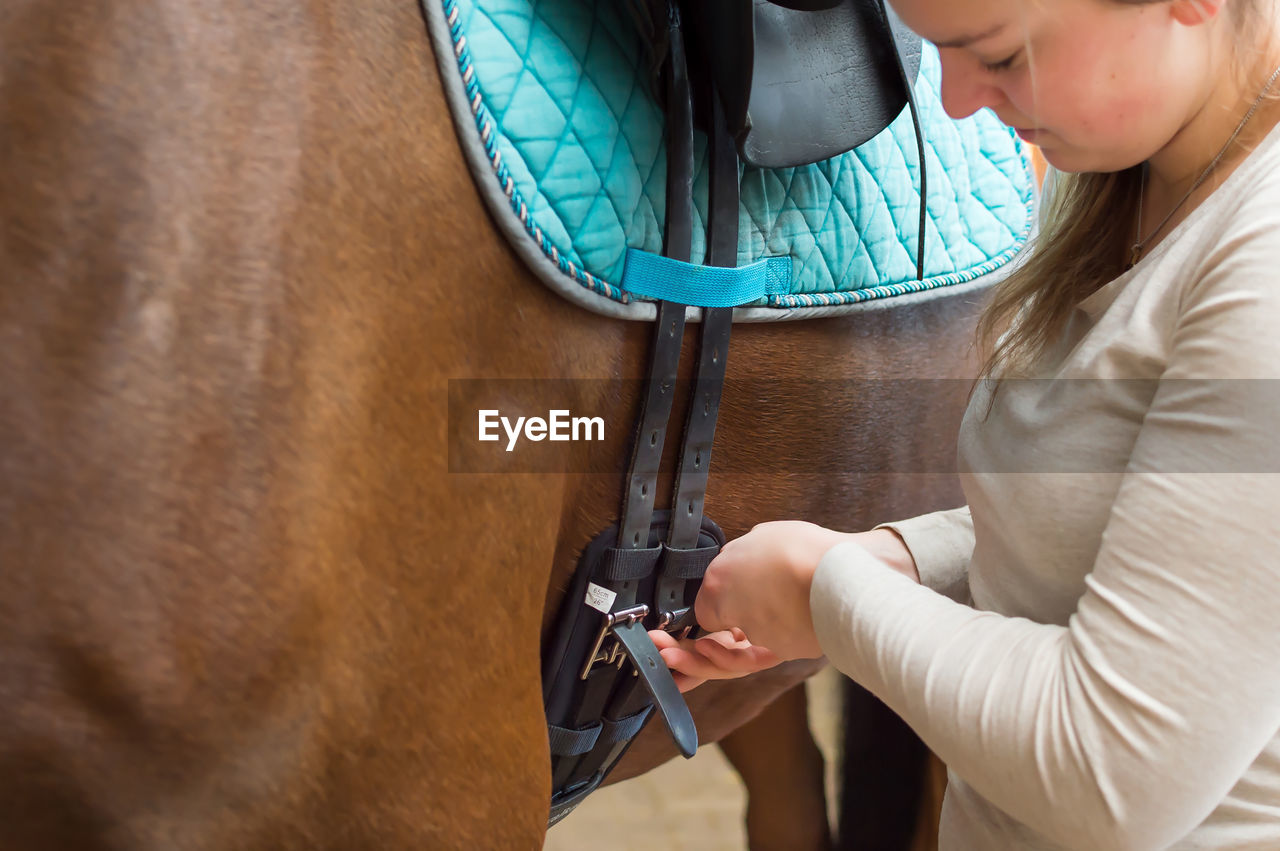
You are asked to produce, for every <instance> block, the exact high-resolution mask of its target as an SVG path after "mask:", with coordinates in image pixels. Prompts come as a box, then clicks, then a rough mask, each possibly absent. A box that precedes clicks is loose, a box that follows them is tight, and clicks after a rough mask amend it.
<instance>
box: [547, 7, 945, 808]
mask: <svg viewBox="0 0 1280 851" xmlns="http://www.w3.org/2000/svg"><path fill="white" fill-rule="evenodd" d="M814 1H815V0H808V2H814ZM700 2H701V0H693V2H692V4H691V5H697V4H698V3H700ZM791 2H793V3H799V2H801V0H791ZM817 2H825V0H817ZM846 2H848V0H846ZM877 5H878V3H877ZM880 8H881V14H883V7H882V6H881V7H880ZM685 9H686V6H685V5H681V4H678V3H676V2H671V3H670V5H669V6H666V12H667V17H666V36H665V39H664V44H665V56H666V61H665V66H666V73H665V75H664V81H665V95H666V96H665V102H666V112H667V151H668V157H667V162H668V171H667V184H666V199H667V200H666V222H665V232H664V238H663V255H664V256H665V257H668V258H671V259H673V260H677V261H681V262H683V263H686V264H688V263H690V262H691V260H692V258H691V257H690V254H691V245H692V227H693V204H692V198H693V174H694V165H695V164H694V144H693V134H694V124H695V117H697V116H700V119H699V123H700V124H701V125H702V126H704V127H706V129H707V135H708V149H709V152H710V154H709V155H710V158H711V159H710V162H711V180H710V202H711V203H710V205H709V206H710V215H709V221H708V250H707V257H706V265H709V266H718V267H734V266H736V262H737V253H738V215H739V213H738V190H739V186H738V180H739V174H738V166H739V157H738V147H739V144H740V142H741V139H740V138H737V139H735V135H734V132H733V131H732V130H731V128H730V126H729V125H728V123H727V122H726V110H725V99H724V97H723V95H722V92H721V90H720V88H719V83H718V80H717V77H716V75H715V74H714V73H712V72H710V71H707V70H706V69H705V66H703V65H699V64H697V63H692V62H689V61H687V59H686V53H685V43H684V35H685V34H684V30H683V29H682V28H681V13H682V11H683V10H685ZM797 14H799V13H797ZM886 31H887V30H886ZM895 55H896V54H895ZM691 67H693V68H700V69H702V70H701V73H700V74H699V75H698V76H697V77H696V79H695V82H696V94H697V98H696V99H695V97H694V94H695V85H694V84H693V83H691V79H690V68H691ZM897 67H898V70H899V72H900V81H901V82H902V84H903V85H904V87H905V88H906V90H907V97H906V100H907V102H909V103H910V102H911V96H910V84H909V82H910V81H909V78H908V76H907V73H906V71H905V68H904V66H902V65H901V64H900V63H899V64H898V66H897ZM695 104H696V105H697V109H695ZM913 112H914V107H913ZM895 114H896V113H895ZM894 117H895V116H894V115H888V116H887V117H885V118H884V125H887V124H888V123H889V121H891V120H892V119H893V118H894ZM880 129H883V126H882V127H881V128H880ZM918 132H919V130H918V122H917V133H918ZM921 145H923V143H922V142H921ZM922 153H923V152H922ZM922 159H923V158H922ZM922 191H923V187H922ZM922 197H923V194H922ZM923 206H924V203H923V201H922V202H921V207H922V214H923ZM921 233H922V234H923V228H921ZM920 261H921V262H920V264H919V265H920V269H921V274H922V267H923V257H922V252H921V258H920ZM686 306H687V305H685V304H682V303H678V302H674V301H660V302H659V304H658V316H657V321H656V322H655V324H654V334H653V342H652V347H651V359H650V364H649V373H648V376H647V379H646V382H645V390H644V396H643V399H642V402H641V411H640V417H639V423H638V427H637V431H636V435H635V443H634V446H633V450H632V455H631V460H630V464H629V468H628V473H627V477H626V485H625V492H624V494H623V500H622V507H621V508H622V510H621V515H620V517H621V519H620V521H619V522H618V523H616V524H615V525H613V526H610V527H609V528H608V529H606V530H604V531H603V532H601V533H600V534H598V535H597V536H596V537H595V538H594V539H593V540H592V541H591V543H590V544H589V545H588V546H587V547H586V549H585V550H584V552H583V554H582V556H581V558H580V560H579V563H578V567H577V571H576V572H575V574H574V580H573V583H572V586H571V587H570V589H569V592H568V594H567V596H566V597H565V600H564V603H563V605H562V608H561V611H560V613H559V617H558V623H559V627H558V629H557V631H556V634H555V637H554V639H553V641H552V642H551V643H550V644H549V645H548V646H547V647H546V648H545V654H544V662H543V702H544V706H545V708H546V713H547V724H548V736H549V741H550V747H551V762H552V771H551V773H552V793H551V811H550V821H549V823H550V824H555V823H556V822H558V821H559V820H560V819H562V818H564V816H566V815H567V814H568V813H569V812H571V811H572V810H573V808H574V807H576V806H577V805H578V803H580V802H581V801H582V800H583V799H584V798H585V797H586V796H587V795H588V794H590V793H591V792H592V791H593V790H594V789H596V788H597V787H598V786H599V785H600V783H601V782H602V781H603V780H604V778H605V777H606V776H607V775H608V773H609V771H610V770H612V769H613V767H614V766H615V765H616V764H617V762H618V760H619V759H620V758H621V757H622V755H623V754H624V753H625V752H626V750H627V748H628V747H629V745H630V743H631V742H632V740H633V739H634V738H635V736H636V735H637V734H638V733H639V732H640V730H641V729H642V728H643V727H644V726H645V724H647V723H648V722H649V720H650V719H651V718H652V717H653V716H654V715H655V714H656V715H657V716H658V717H659V718H661V719H662V722H663V724H664V725H665V726H666V727H667V729H668V731H669V732H670V734H671V736H672V738H673V739H674V741H675V742H676V745H677V747H678V748H679V749H680V752H681V753H682V754H683V755H684V756H686V757H689V756H692V755H693V753H694V752H695V751H696V749H697V731H696V729H695V727H694V723H693V718H692V716H691V715H690V713H689V710H688V707H687V706H686V704H685V702H684V700H683V698H682V697H681V695H680V693H679V690H678V689H677V688H676V685H675V682H674V679H673V678H672V676H671V673H670V671H669V670H668V669H667V666H666V664H665V663H663V661H662V659H661V657H660V656H659V654H658V652H657V649H656V647H655V646H654V644H653V641H652V639H650V638H649V635H648V630H650V629H663V630H666V631H667V632H669V633H671V634H674V635H685V634H688V633H689V632H690V631H692V630H695V629H696V628H697V625H696V623H695V621H694V616H693V603H694V600H695V598H696V596H697V591H698V588H699V586H700V584H701V581H702V576H703V575H704V573H705V571H706V568H707V565H708V564H710V562H711V560H712V558H714V557H715V555H716V554H717V553H718V552H719V550H720V547H721V546H723V544H724V542H725V539H724V535H723V533H721V531H720V529H719V527H718V526H716V524H715V523H714V522H712V521H711V520H710V519H709V518H706V517H704V515H703V503H704V499H705V496H706V490H707V477H708V471H709V469H710V463H711V449H712V444H713V441H714V437H715V429H716V419H717V415H718V413H719V407H720V397H721V391H722V388H723V384H724V377H725V368H726V363H727V356H728V348H729V333H730V327H731V319H732V313H733V308H731V307H707V308H705V309H704V310H703V312H702V323H701V329H700V334H699V340H698V361H697V366H696V370H695V374H694V380H693V385H692V390H691V396H690V400H689V405H688V414H687V417H686V420H685V423H684V428H683V431H682V433H681V446H680V452H679V461H678V467H677V470H676V475H675V485H674V489H673V499H672V504H671V508H670V510H663V511H659V510H657V509H656V507H655V497H656V490H657V480H658V473H659V469H660V466H661V459H662V451H663V446H664V444H665V441H666V432H667V426H668V421H669V419H670V416H671V412H672V408H673V402H674V395H675V392H676V388H677V383H676V376H677V368H678V365H679V361H680V355H681V342H682V340H683V337H684V325H685V312H686Z"/></svg>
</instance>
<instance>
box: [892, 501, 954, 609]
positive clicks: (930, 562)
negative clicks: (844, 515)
mask: <svg viewBox="0 0 1280 851" xmlns="http://www.w3.org/2000/svg"><path fill="white" fill-rule="evenodd" d="M875 528H877V529H892V530H893V531H894V532H896V533H897V534H898V536H899V537H901V538H902V541H903V543H905V544H906V545H907V550H909V551H910V553H911V558H912V559H914V560H915V563H916V570H917V571H918V572H919V574H920V584H922V585H924V586H925V587H926V588H931V589H933V590H934V591H937V592H938V593H939V594H942V595H944V596H947V597H950V598H951V599H953V600H956V601H957V602H961V603H963V602H967V601H968V599H969V561H970V559H972V558H973V518H972V517H971V516H970V515H969V506H967V505H962V506H960V507H959V508H953V509H951V510H949V511H935V512H933V513H931V514H922V515H920V516H919V517H912V518H910V519H909V520H898V521H896V522H893V523H881V524H880V525H879V526H876V527H875Z"/></svg>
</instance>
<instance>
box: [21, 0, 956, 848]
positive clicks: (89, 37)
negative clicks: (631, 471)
mask: <svg viewBox="0 0 1280 851" xmlns="http://www.w3.org/2000/svg"><path fill="white" fill-rule="evenodd" d="M0 99H2V105H0V116H3V117H2V118H0V122H2V123H0V222H2V223H3V242H2V243H0V246H2V247H0V269H3V275H4V285H3V287H0V374H2V375H3V376H4V380H3V382H0V719H3V721H2V722H0V821H2V822H3V823H4V824H5V826H6V830H5V831H4V834H3V836H2V837H0V847H3V848H26V847H40V848H76V849H93V848H134V849H137V848H167V849H211V851H212V850H213V849H224V848H245V847H262V848H275V849H289V848H325V847H331V848H356V847H376V848H383V849H395V848H423V847H428V848H456V847H504V848H507V847H509V848H516V847H536V846H537V845H538V844H539V843H540V842H541V839H542V836H543V831H544V828H545V819H546V811H547V794H548V789H549V788H550V778H549V775H548V755H547V744H546V727H545V719H544V717H543V713H542V704H541V693H540V680H539V668H540V661H539V646H540V641H541V639H542V638H543V637H544V636H545V635H546V634H547V632H548V631H549V629H550V618H551V617H552V615H551V613H553V612H554V611H555V609H556V606H557V604H558V601H559V599H560V598H561V597H562V596H563V593H564V588H565V587H566V586H567V584H568V577H569V574H570V572H571V570H572V567H573V564H574V560H575V556H576V552H577V551H578V550H579V549H580V548H581V547H582V546H583V545H584V544H585V542H586V541H587V540H588V539H589V538H590V537H591V536H592V535H594V534H595V533H596V532H597V531H599V530H600V529H601V528H603V527H604V526H606V525H608V523H609V522H611V519H612V518H613V517H614V515H615V514H616V512H617V502H618V499H619V494H620V493H621V481H622V476H621V470H622V468H623V467H624V466H625V461H623V460H620V462H619V466H618V470H619V472H618V474H617V475H611V474H587V473H573V474H522V475H482V474H477V475H465V474H456V473H450V472H449V465H448V457H447V443H448V439H449V438H448V434H449V419H448V418H449V411H448V404H447V400H448V380H449V379H451V378H457V377H467V378H510V377H513V376H517V377H525V378H602V377H604V378H614V377H628V378H639V377H641V376H642V375H643V364H644V363H645V358H646V354H647V349H648V340H649V333H650V332H649V329H648V328H647V327H646V326H645V325H644V324H642V323H628V322H621V321H612V320H601V319H598V318H596V317H591V316H589V315H588V314H586V313H585V312H584V311H582V310H580V309H578V308H575V307H572V306H570V305H567V304H566V303H564V302H563V301H561V300H559V299H558V298H556V297H555V296H553V295H552V294H551V293H549V292H548V291H546V290H545V289H544V288H543V287H542V286H541V285H539V284H538V283H536V281H535V280H534V279H533V278H532V276H531V275H530V274H529V273H528V272H527V271H526V270H525V269H524V268H523V267H522V266H521V265H520V263H519V261H518V260H517V259H516V257H515V256H514V255H513V253H512V252H511V251H510V250H509V249H508V247H507V246H506V245H505V244H504V243H503V241H502V238H501V237H500V236H499V234H498V233H497V232H496V231H495V230H494V229H493V228H492V227H491V226H490V225H489V223H488V218H487V215H486V213H485V211H484V209H483V206H482V204H481V202H480V200H479V198H478V197H477V194H476V190H475V187H474V186H473V184H472V179H471V177H470V175H469V174H468V172H467V169H466V167H465V165H464V163H463V161H462V158H461V156H460V154H459V152H458V149H457V143H456V140H455V138H454V130H453V126H452V124H451V121H450V119H449V117H448V112H447V110H446V108H445V104H444V102H443V100H442V96H441V91H440V81H439V79H438V77H437V72H436V66H435V63H434V61H433V58H432V55H431V52H430V48H429V46H428V44H427V41H426V38H425V36H424V33H423V28H422V21H421V18H420V13H419V10H418V8H417V6H416V5H415V4H413V3H406V2H390V0H377V2H371V3H363V4H354V5H353V4H348V3H338V2H333V0H312V2H309V3H306V4H288V3H281V2H275V1H274V0H270V2H255V3H213V4H195V5H192V4H187V3H177V2H160V3H154V2H151V3H142V2H138V0H115V2H111V3H104V4H96V5H90V6H76V7H72V6H71V5H68V4H58V3H49V2H38V0H16V2H10V3H8V4H6V6H5V8H4V9H3V10H2V11H0ZM973 311H974V307H973V305H972V304H970V303H969V302H968V300H966V299H964V298H945V299H939V300H937V301H935V302H932V303H931V304H930V305H929V306H922V307H920V308H919V309H913V310H910V311H905V312H895V311H887V310H886V311H878V312H869V313H867V314H865V317H855V318H851V319H843V320H824V321H818V322H811V323H805V324H803V325H802V326H797V327H794V328H787V329H785V330H784V329H782V328H779V327H760V326H752V327H747V328H743V329H742V330H741V331H740V332H737V333H736V340H735V342H734V344H733V348H732V350H731V353H730V375H731V376H738V377H741V378H744V379H751V378H759V379H761V380H765V379H767V380H769V381H779V380H784V379H786V378H788V377H798V376H810V377H811V376H812V365H813V364H814V363H820V364H822V365H823V370H824V374H828V375H830V376H833V377H846V378H849V377H860V378H874V377H881V378H898V377H911V378H918V377H921V376H931V377H945V376H949V375H964V374H967V372H968V371H969V368H970V365H969V364H968V362H967V360H966V359H965V357H964V345H965V343H966V341H967V340H966V333H967V325H968V323H969V322H970V321H971V319H972V316H973ZM864 319H865V321H864ZM688 333H689V335H690V340H691V339H692V337H691V335H692V334H693V333H694V329H690V330H689V332H688ZM688 360H691V358H688V357H686V361H688ZM870 364H874V366H869V365H870ZM601 386H602V387H604V386H607V385H604V384H602V385H601ZM602 392H603V391H602ZM796 401H797V403H802V402H804V401H805V400H804V399H797V400H796ZM952 401H954V400H946V399H939V398H929V399H919V400H911V399H899V400H898V403H897V404H896V405H895V406H893V407H892V408H891V409H885V410H882V411H881V412H880V415H881V417H882V420H881V423H880V425H881V426H883V427H892V426H895V424H898V423H901V422H904V421H906V420H911V421H913V428H912V431H911V435H912V437H911V439H910V440H909V441H907V443H906V444H905V448H904V451H915V452H918V453H920V452H923V453H927V454H930V455H931V456H932V457H944V456H945V455H946V454H947V453H948V452H949V451H950V447H951V444H950V442H949V440H948V439H947V438H946V435H947V434H948V432H949V429H950V428H951V425H952V423H953V422H954V415H955V414H957V413H958V409H957V408H956V406H955V405H954V404H952ZM600 404H601V405H602V406H608V407H609V409H610V410H618V411H620V412H625V415H620V416H619V418H618V420H617V421H618V422H620V423H624V424H627V427H626V428H622V429H615V430H614V436H612V438H611V439H612V440H614V441H616V444H617V446H616V452H617V457H618V458H619V459H624V458H625V455H626V452H627V444H628V442H629V440H630V433H629V424H630V423H631V422H632V421H633V417H634V413H635V411H636V409H637V406H638V400H637V399H634V398H617V399H613V398H610V399H604V398H602V399H601V400H600ZM809 404H810V405H812V402H811V401H810V402H809ZM680 415H681V414H680V412H679V411H677V413H676V417H680ZM846 416H847V412H846V411H844V410H842V409H840V408H839V407H834V408H830V407H822V406H820V405H819V406H816V407H813V408H812V410H811V414H810V416H809V419H811V420H812V422H813V429H814V430H815V432H819V433H826V434H829V435H844V436H845V437H844V438H832V440H833V441H834V442H837V443H841V444H843V445H844V446H846V447H847V448H848V449H850V450H851V451H852V450H856V449H857V448H858V447H859V445H860V444H859V441H860V438H859V435H860V434H863V433H866V432H869V431H874V430H876V428H877V424H876V423H866V422H861V423H855V422H853V421H851V420H849V419H847V418H846ZM931 418H932V419H931ZM676 421H678V420H677V419H676V418H673V422H676ZM768 427H769V424H768V423H761V422H759V421H758V417H757V411H756V410H755V406H754V402H753V399H752V398H749V397H748V396H747V395H737V396H735V395H733V393H731V392H729V391H726V398H725V401H724V404H723V408H722V413H721V426H720V435H721V438H720V439H721V441H723V442H724V443H723V445H725V446H729V447H737V448H736V449H732V450H729V451H734V452H738V453H748V454H749V453H750V452H751V451H752V450H751V449H750V447H749V445H748V444H747V443H746V441H747V440H748V439H750V440H753V441H754V440H757V439H760V438H761V437H762V436H763V438H764V440H765V441H766V443H767V441H768V440H769V439H771V438H772V439H785V438H786V437H787V436H786V435H771V434H769V428H768ZM675 443H676V441H669V449H670V450H671V451H673V452H674V449H675V446H674V444H675ZM719 451H720V450H719V448H718V449H717V452H719ZM740 457H741V456H740ZM925 467H927V465H924V466H922V469H924V468H925ZM845 469H851V468H849V467H846V468H845ZM945 482H947V479H946V478H945V476H942V475H937V476H933V475H913V476H887V475H886V474H884V473H883V471H877V469H875V468H874V465H872V467H871V468H869V470H868V472H866V473H865V474H857V473H856V470H855V472H854V473H853V474H850V475H842V476H832V475H824V474H822V473H820V472H806V473H797V474H790V475H788V474H782V473H779V472H778V471H776V470H765V469H764V468H761V470H760V471H759V472H751V471H750V470H748V471H747V472H742V473H734V474H731V475H717V474H713V476H712V480H711V492H710V497H709V498H708V503H707V511H708V513H709V514H710V515H711V516H712V517H714V518H715V519H716V520H717V521H718V522H720V523H721V525H722V526H723V527H724V529H725V531H726V532H727V533H728V534H729V535H730V536H733V535H737V534H741V532H743V531H745V530H746V529H747V528H749V527H750V525H751V524H752V523H754V522H758V521H760V520H765V519H771V518H774V517H796V516H798V517H806V518H808V519H813V520H817V521H819V522H826V523H829V524H832V525H836V526H842V527H845V528H850V529H852V528H857V527H859V526H863V525H866V524H867V523H869V522H874V521H875V520H879V519H883V518H884V516H886V513H887V512H892V513H893V514H894V515H901V514H906V513H909V512H912V511H918V510H924V509H927V508H930V507H934V506H935V505H936V506H940V505H942V504H945V503H946V502H947V501H948V500H949V499H950V498H952V497H953V496H954V494H953V493H951V492H949V491H948V490H947V489H946V486H945ZM940 485H943V486H942V487H940ZM666 489H669V483H667V488H664V490H666ZM664 498H665V497H664ZM659 504H662V500H661V499H660V500H659ZM812 669H813V666H812V665H793V666H789V667H784V668H782V669H779V670H776V671H773V672H768V673H766V674H765V675H762V676H759V677H756V678H751V679H749V680H746V681H741V682H735V683H730V684H723V685H717V686H708V687H706V688H704V689H699V690H698V691H697V692H696V693H695V694H694V695H692V701H691V703H692V705H693V708H694V712H695V717H696V718H698V721H699V727H700V731H701V732H702V736H703V739H704V741H707V740H715V739H717V738H719V737H720V736H722V735H725V734H726V733H727V732H728V731H729V730H731V729H732V728H733V727H735V726H737V725H738V724H740V723H742V722H743V721H745V720H747V719H748V718H750V717H751V716H753V715H754V714H755V713H756V712H758V711H759V710H760V709H761V708H762V707H763V706H765V705H766V704H767V703H768V702H769V701H770V700H771V699H772V698H773V697H775V696H776V695H778V694H779V693H781V692H782V691H784V690H785V689H787V688H789V687H791V686H793V685H794V684H795V683H797V682H799V681H800V680H801V679H802V678H803V677H804V676H805V675H807V674H808V673H810V672H811V671H812ZM653 726H654V725H651V728H652V727H653ZM671 753H672V751H671V749H670V746H669V745H667V744H666V743H665V742H664V741H663V739H662V731H661V730H660V729H649V730H647V731H646V732H645V733H644V734H643V737H642V739H641V740H639V741H638V742H637V744H636V746H635V747H634V748H633V749H632V753H631V754H629V755H628V758H627V760H626V761H625V762H624V764H623V766H622V767H621V768H620V770H619V772H618V775H619V776H625V775H627V774H634V773H638V772H639V771H642V770H645V769H647V768H648V767H651V766H652V765H654V764H656V763H657V762H659V761H661V760H663V759H665V758H667V757H668V756H669V755H670V754H671Z"/></svg>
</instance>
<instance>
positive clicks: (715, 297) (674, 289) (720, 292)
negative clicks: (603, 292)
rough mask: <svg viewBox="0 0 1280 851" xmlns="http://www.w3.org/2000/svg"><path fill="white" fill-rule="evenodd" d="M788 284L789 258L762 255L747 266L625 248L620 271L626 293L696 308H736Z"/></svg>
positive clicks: (778, 291) (786, 288)
mask: <svg viewBox="0 0 1280 851" xmlns="http://www.w3.org/2000/svg"><path fill="white" fill-rule="evenodd" d="M790 286H791V258H790V257H765V258H762V259H760V260H757V261H756V262H755V263H749V264H747V265H746V266H733V267H727V266H700V265H698V264H697V263H685V262H683V261H680V260H674V259H672V258H670V257H663V256H662V255H659V254H652V253H650V252H648V251H641V250H639V249H637V248H628V249H627V263H626V267H625V268H624V269H623V271H622V288H623V289H624V290H626V291H627V292H629V293H634V294H635V295H638V296H645V297H647V298H654V299H661V300H663V301H674V302H677V303H679V304H692V305H696V306H698V307H737V306H738V305H740V304H747V303H748V302H752V301H756V300H758V299H760V298H763V297H765V296H767V295H771V294H777V293H786V291H787V290H788V288H790Z"/></svg>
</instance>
